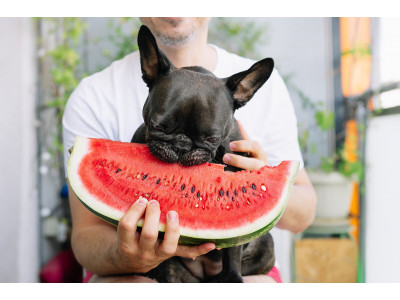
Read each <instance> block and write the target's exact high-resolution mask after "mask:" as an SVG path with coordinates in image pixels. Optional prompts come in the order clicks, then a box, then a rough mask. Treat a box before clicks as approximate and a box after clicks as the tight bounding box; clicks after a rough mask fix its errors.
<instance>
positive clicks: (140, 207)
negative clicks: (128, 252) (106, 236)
mask: <svg viewBox="0 0 400 300" xmlns="http://www.w3.org/2000/svg"><path fill="white" fill-rule="evenodd" d="M146 205H147V200H146V199H144V198H140V199H139V200H137V201H136V202H135V203H133V204H132V206H131V207H130V208H129V209H128V211H127V212H126V213H125V215H124V216H123V217H122V218H121V220H120V221H119V223H118V234H119V239H120V242H121V244H122V245H124V246H125V247H130V246H132V245H134V243H135V235H136V229H137V223H138V222H139V220H140V219H141V218H142V216H143V214H144V212H145V210H146Z"/></svg>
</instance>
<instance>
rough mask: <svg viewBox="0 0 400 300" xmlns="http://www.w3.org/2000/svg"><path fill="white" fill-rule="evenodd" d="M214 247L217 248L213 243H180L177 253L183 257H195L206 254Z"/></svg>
mask: <svg viewBox="0 0 400 300" xmlns="http://www.w3.org/2000/svg"><path fill="white" fill-rule="evenodd" d="M214 249H215V245H214V244H213V243H206V244H201V245H198V246H183V245H178V247H177V249H176V252H175V255H177V256H182V257H188V258H195V257H197V256H199V255H203V254H206V253H208V252H210V251H211V250H214Z"/></svg>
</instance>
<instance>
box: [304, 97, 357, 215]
mask: <svg viewBox="0 0 400 300" xmlns="http://www.w3.org/2000/svg"><path fill="white" fill-rule="evenodd" d="M301 98H302V100H303V108H306V109H310V110H311V112H312V113H313V115H314V120H315V124H313V125H312V126H309V127H308V128H302V127H301V126H299V143H300V147H301V150H302V153H303V156H304V164H305V166H306V167H309V166H308V157H309V155H312V154H315V153H316V145H315V143H313V142H310V138H309V137H310V135H311V134H318V133H321V132H327V131H331V130H334V121H335V114H334V113H333V112H332V111H330V110H327V109H325V108H324V106H323V104H322V103H312V102H310V101H309V99H308V98H304V97H301ZM304 101H306V102H305V104H304ZM355 131H357V125H356V123H355V122H353V121H352V122H350V123H349V124H348V127H347V130H346V132H347V137H346V141H345V143H344V145H343V146H342V147H340V148H339V149H337V150H336V151H335V152H334V153H333V154H332V155H331V156H330V157H322V158H321V160H320V162H319V165H318V167H317V168H309V171H308V174H309V177H310V180H311V182H312V183H313V186H314V189H315V191H316V193H317V196H318V202H317V209H316V220H315V223H320V221H321V220H325V221H329V222H345V221H346V219H347V217H348V214H349V208H350V202H351V195H352V191H353V184H354V182H357V181H359V180H360V178H361V175H362V172H363V166H362V163H361V162H360V161H359V160H358V159H357V155H356V153H355V150H356V144H357V138H356V137H357V135H356V133H355ZM349 149H350V151H349Z"/></svg>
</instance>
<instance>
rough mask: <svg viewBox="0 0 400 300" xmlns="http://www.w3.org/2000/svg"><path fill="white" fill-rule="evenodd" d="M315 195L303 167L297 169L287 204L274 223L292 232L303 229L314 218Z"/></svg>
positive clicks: (298, 231)
mask: <svg viewBox="0 0 400 300" xmlns="http://www.w3.org/2000/svg"><path fill="white" fill-rule="evenodd" d="M316 205H317V195H316V194H315V191H314V188H313V186H312V184H311V182H310V179H309V178H308V175H307V172H306V170H305V169H304V168H302V169H300V170H299V173H298V174H297V177H296V180H295V181H294V185H293V188H292V191H291V193H290V196H289V200H288V204H287V206H286V209H285V212H284V213H283V215H282V218H281V219H280V220H279V222H278V224H277V225H276V226H277V227H278V228H282V229H287V230H289V231H291V232H293V233H300V232H302V231H304V230H305V229H306V228H307V227H308V226H310V225H311V223H312V222H313V220H314V216H315V209H316Z"/></svg>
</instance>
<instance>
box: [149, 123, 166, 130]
mask: <svg viewBox="0 0 400 300" xmlns="http://www.w3.org/2000/svg"><path fill="white" fill-rule="evenodd" d="M151 128H152V129H153V130H155V131H162V130H163V129H162V128H161V126H159V125H157V124H154V123H153V124H151Z"/></svg>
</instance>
